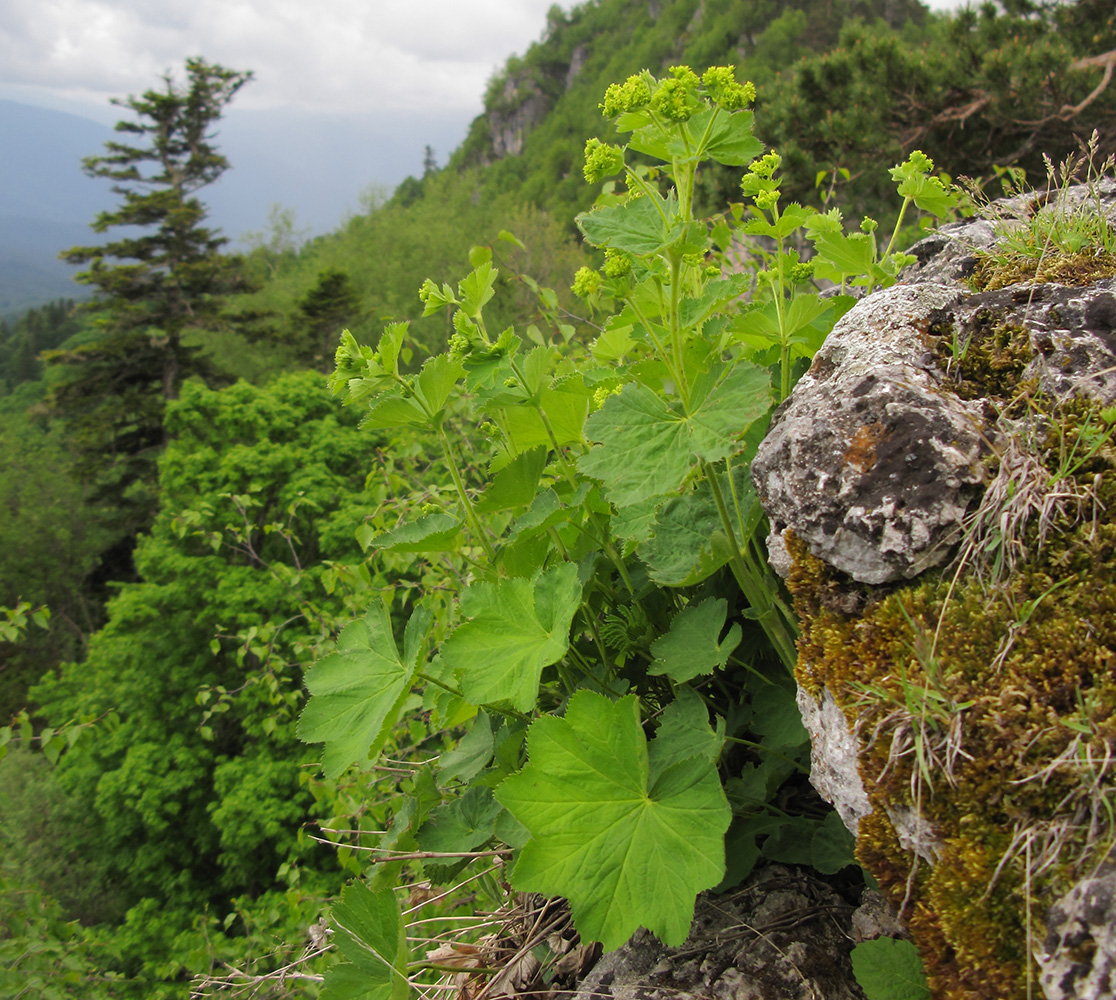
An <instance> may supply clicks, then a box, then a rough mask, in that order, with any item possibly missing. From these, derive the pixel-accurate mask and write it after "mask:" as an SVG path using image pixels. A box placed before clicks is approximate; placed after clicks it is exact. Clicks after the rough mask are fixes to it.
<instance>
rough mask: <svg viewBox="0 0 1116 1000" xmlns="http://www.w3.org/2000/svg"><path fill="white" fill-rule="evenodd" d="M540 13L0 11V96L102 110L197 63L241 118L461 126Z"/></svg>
mask: <svg viewBox="0 0 1116 1000" xmlns="http://www.w3.org/2000/svg"><path fill="white" fill-rule="evenodd" d="M551 3H552V0H415V2H411V3H408V2H406V0H403V2H400V0H158V2H151V0H5V3H4V4H3V5H0V86H5V87H6V88H7V89H9V90H12V89H13V88H14V89H18V91H19V92H20V93H21V94H23V95H27V94H29V93H34V92H39V93H40V94H41V95H42V96H43V97H47V96H49V95H52V94H53V95H56V96H57V95H63V96H69V97H71V98H73V97H76V98H79V99H85V100H89V101H93V102H98V103H103V102H104V101H105V100H107V98H108V97H110V96H114V95H124V94H128V93H138V92H140V91H142V90H145V89H147V88H148V87H151V86H153V85H154V84H156V83H157V81H158V78H159V77H160V75H161V74H162V73H164V72H166V71H167V70H168V69H169V70H171V71H172V72H173V71H176V70H178V69H180V67H181V65H182V63H183V61H184V59H185V58H186V57H188V56H192V55H202V56H204V57H205V58H206V59H208V60H210V61H212V62H218V63H221V64H222V65H225V66H228V67H231V68H234V69H252V70H254V71H255V73H256V81H255V82H254V83H253V84H252V86H251V87H249V88H246V89H245V90H244V91H243V95H242V96H241V97H238V99H237V103H238V105H241V106H243V107H257V108H265V107H278V106H284V105H294V106H296V107H302V108H305V109H309V110H316V111H321V112H326V111H328V112H334V113H342V114H344V113H353V112H368V111H375V110H378V109H389V110H405V109H413V110H415V111H417V112H431V111H439V112H447V111H461V112H463V113H469V114H472V113H475V112H476V111H478V110H479V108H480V102H481V96H482V94H483V91H484V85H485V82H486V80H487V79H488V77H489V76H490V75H491V73H492V72H493V70H495V69H496V68H497V67H498V66H499V65H500V64H501V63H502V62H503V61H504V59H506V58H507V56H508V55H510V54H511V53H512V52H523V51H524V50H525V49H526V48H527V46H528V45H529V44H530V43H531V42H532V41H534V40H536V39H537V38H538V37H539V36H540V35H541V34H542V31H543V29H544V27H545V24H546V11H547V10H548V9H549V7H550V6H551ZM564 6H566V7H568V6H569V4H568V3H567V4H565V5H564ZM24 99H26V97H24Z"/></svg>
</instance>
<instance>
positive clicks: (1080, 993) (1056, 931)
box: [1035, 866, 1116, 1000]
mask: <svg viewBox="0 0 1116 1000" xmlns="http://www.w3.org/2000/svg"><path fill="white" fill-rule="evenodd" d="M1046 926H1047V930H1048V934H1047V938H1046V941H1045V942H1043V946H1042V948H1041V949H1039V950H1038V951H1037V952H1036V954H1035V959H1036V961H1037V962H1038V965H1039V968H1040V969H1041V970H1042V971H1041V979H1040V981H1041V983H1042V989H1043V992H1044V993H1045V994H1046V997H1047V1000H1111V998H1112V997H1116V868H1114V867H1112V866H1108V867H1107V868H1106V869H1104V870H1103V871H1101V872H1098V873H1097V874H1096V875H1094V876H1093V877H1091V878H1085V879H1082V880H1081V881H1080V882H1078V883H1077V885H1075V886H1074V887H1073V888H1072V889H1070V891H1069V892H1067V893H1066V894H1065V896H1063V897H1062V898H1061V899H1060V900H1058V902H1057V903H1055V904H1054V906H1052V907H1051V908H1050V911H1049V913H1048V914H1047V919H1046Z"/></svg>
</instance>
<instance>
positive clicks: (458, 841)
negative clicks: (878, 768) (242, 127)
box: [0, 0, 1116, 1000]
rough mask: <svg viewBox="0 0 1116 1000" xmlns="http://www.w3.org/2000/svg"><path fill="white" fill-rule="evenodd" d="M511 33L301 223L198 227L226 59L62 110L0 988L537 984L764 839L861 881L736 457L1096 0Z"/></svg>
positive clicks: (1112, 42)
mask: <svg viewBox="0 0 1116 1000" xmlns="http://www.w3.org/2000/svg"><path fill="white" fill-rule="evenodd" d="M540 33H541V40H540V41H539V42H537V43H536V44H534V45H532V46H531V47H530V48H529V49H528V51H527V52H526V53H525V54H524V55H522V56H513V57H511V58H509V59H508V61H507V62H506V64H505V65H504V66H503V67H502V68H501V70H500V71H499V72H498V73H497V74H496V75H495V76H494V77H493V78H492V80H491V81H490V83H489V85H488V89H487V92H486V94H485V98H484V100H485V111H484V113H483V114H482V115H480V116H479V117H478V118H477V119H476V120H475V121H474V122H473V124H472V126H471V128H470V130H469V133H468V136H467V138H466V139H465V141H464V143H463V144H462V145H461V147H460V148H458V149H457V150H456V151H455V152H454V153H453V155H452V156H451V157H450V159H449V162H448V163H447V164H446V166H445V167H443V168H440V169H439V168H437V167H436V166H435V165H433V164H432V163H429V164H426V165H425V169H424V170H423V172H422V173H421V176H419V175H416V176H414V177H411V178H408V179H407V180H406V181H404V182H403V183H402V184H401V185H399V187H398V188H397V189H396V190H395V191H394V192H393V193H392V194H391V195H390V196H389V197H387V198H386V199H385V200H383V201H382V203H377V204H374V205H370V206H369V207H368V209H367V211H364V212H362V213H361V214H358V215H355V216H353V217H352V218H350V219H349V220H348V221H347V222H346V223H345V224H344V225H343V226H341V227H340V228H339V229H338V230H337V231H335V232H333V233H330V234H328V235H325V236H320V237H317V238H315V239H313V240H310V241H309V242H305V243H302V244H299V243H298V242H297V241H296V240H295V239H294V238H293V237H292V234H291V232H290V228H289V227H286V228H285V227H284V226H283V224H282V221H283V217H282V213H277V214H276V215H275V217H274V219H273V226H272V231H271V232H270V233H268V234H266V238H265V239H261V240H260V241H258V243H259V245H258V246H257V247H256V248H255V249H253V250H252V251H250V252H247V253H234V252H232V251H231V250H230V247H229V245H228V242H227V240H226V239H225V238H224V237H223V236H222V235H221V234H220V233H219V232H216V231H214V230H212V229H211V228H208V226H207V220H206V208H205V188H206V187H207V185H209V184H211V183H212V182H213V181H215V180H216V179H217V178H218V177H219V176H220V175H221V174H222V173H223V172H224V171H225V170H227V169H230V168H232V169H235V165H232V164H230V163H229V162H228V161H227V160H226V159H225V157H224V156H223V155H222V154H221V151H220V149H219V148H217V146H216V145H215V144H214V141H213V140H212V139H211V138H210V135H211V133H212V131H213V126H214V125H215V123H216V122H217V121H218V120H219V119H220V117H221V115H222V113H223V112H224V110H225V109H226V108H227V107H228V106H229V104H230V103H231V102H233V101H235V100H236V98H237V95H238V93H239V91H240V89H241V88H242V87H244V86H250V83H251V73H250V72H249V68H247V67H246V68H244V69H237V70H233V69H229V68H225V67H222V66H218V65H215V64H212V63H208V62H206V61H205V60H204V59H202V58H196V59H191V60H188V61H187V63H186V66H185V68H184V71H183V72H181V73H180V74H179V75H178V76H173V75H168V77H167V78H165V79H164V80H163V81H162V82H159V81H153V89H152V90H150V91H148V92H146V93H144V94H143V95H140V96H135V97H131V98H129V99H127V101H124V102H122V107H123V108H124V109H125V112H126V113H127V117H126V118H124V119H123V120H122V122H121V124H120V125H119V126H118V127H117V135H118V138H117V139H116V140H114V141H113V142H111V143H109V144H108V145H107V146H106V148H105V149H104V150H103V151H97V150H90V151H89V152H90V157H89V159H87V160H86V161H85V169H86V171H87V173H89V175H90V177H91V180H90V183H99V184H106V185H107V184H108V183H109V182H111V183H112V184H114V185H115V190H117V191H118V192H119V195H120V202H119V205H118V207H117V208H116V209H114V210H112V211H109V212H106V213H103V214H102V215H101V216H100V217H98V218H97V219H95V220H91V223H92V232H91V235H90V241H89V243H88V245H85V246H80V247H72V248H65V247H59V252H60V254H61V255H62V256H63V257H64V259H66V260H68V261H70V262H71V263H73V264H74V265H75V274H76V275H77V280H78V281H79V282H81V283H83V284H85V285H88V286H90V287H91V288H92V290H93V293H94V294H93V298H92V300H91V301H90V302H89V303H88V304H75V303H74V302H73V301H59V302H52V303H47V304H43V305H41V306H40V307H37V308H35V309H32V310H30V311H28V312H26V313H25V314H23V315H21V316H19V317H15V318H12V319H9V320H5V321H3V322H0V442H2V445H0V551H2V553H3V556H2V558H0V723H3V724H4V725H3V726H2V727H0V754H3V756H2V758H0V994H3V995H4V996H5V997H12V998H16V997H27V998H32V997H34V998H39V997H42V998H63V997H80V998H83V1000H102V998H137V1000H138V998H144V1000H149V998H156V1000H157V998H182V1000H185V998H187V997H193V996H198V997H201V996H225V995H227V996H248V995H251V996H254V997H261V998H262V997H318V996H321V997H322V998H323V1000H347V998H353V1000H355V998H362V1000H363V998H375V1000H404V998H405V997H407V996H408V995H410V993H411V992H412V991H415V990H417V991H420V992H423V993H424V995H428V996H435V995H440V994H439V993H438V991H439V990H442V991H445V990H446V989H451V988H454V989H462V990H464V989H465V986H464V985H462V984H463V982H464V981H465V980H469V982H470V983H471V984H472V985H470V986H469V988H468V989H469V991H472V990H474V989H475V988H477V984H479V983H483V982H485V981H486V980H485V977H486V976H488V977H498V976H500V975H505V976H506V977H507V978H506V979H505V980H504V981H503V985H502V986H500V987H493V989H497V988H499V989H501V990H503V991H504V992H508V991H510V990H511V989H513V988H514V989H515V990H518V991H519V992H524V991H544V990H549V989H557V988H564V987H568V986H570V985H572V984H573V983H575V982H576V979H577V975H578V973H579V972H580V971H582V967H581V966H580V965H578V964H577V962H576V961H574V958H576V957H577V956H583V957H585V956H590V955H593V954H595V953H594V952H593V951H592V947H591V946H592V944H593V943H594V942H599V943H601V945H602V946H603V947H604V948H605V949H612V948H615V947H618V946H619V945H620V944H622V943H623V942H624V941H625V940H627V939H628V937H630V935H631V934H632V933H634V932H635V931H636V929H637V928H639V927H640V926H643V927H646V928H647V929H649V930H650V931H652V932H653V933H654V934H656V935H657V936H658V937H659V938H660V939H661V940H662V941H664V942H665V943H667V944H680V943H681V942H682V941H683V939H684V938H685V937H686V933H687V931H688V928H689V925H690V919H691V917H692V913H693V903H694V899H695V897H696V896H697V894H698V893H699V892H701V891H704V890H707V889H716V890H717V891H725V890H727V889H730V888H732V887H733V886H735V885H737V884H739V883H740V882H741V880H743V879H744V878H745V877H747V875H748V874H749V873H750V872H751V870H752V869H753V868H754V866H755V865H757V864H762V863H763V861H765V860H772V861H784V862H788V863H794V864H807V865H813V866H814V867H815V868H816V869H817V870H818V871H820V872H823V873H826V874H827V875H830V876H832V877H833V878H834V879H837V880H845V881H847V882H848V883H849V884H857V885H859V884H862V882H863V879H864V877H865V876H864V874H863V872H862V871H861V869H860V868H859V866H858V865H857V864H856V860H855V858H854V856H853V853H852V849H853V843H852V839H851V837H850V836H849V835H848V834H847V833H846V831H845V830H844V827H843V825H842V824H841V823H840V822H839V820H838V819H837V817H836V814H835V813H833V812H832V810H830V809H829V807H828V806H826V805H825V803H823V802H822V801H821V799H820V798H818V796H817V795H816V793H814V792H813V790H812V789H811V788H810V786H809V784H808V781H807V774H808V768H809V742H808V738H807V736H806V733H805V730H804V729H803V727H802V724H801V721H800V719H799V717H798V714H797V708H796V707H795V699H794V691H795V689H794V680H793V669H794V664H795V661H796V657H797V653H796V646H795V642H796V638H797V634H798V632H797V624H796V621H795V617H794V614H793V611H792V610H791V606H790V603H791V602H790V598H789V596H788V595H787V593H786V591H785V589H784V588H783V585H782V583H781V581H780V580H779V579H778V577H777V576H776V575H775V574H774V571H773V570H772V569H771V568H770V566H768V564H767V559H766V553H765V551H764V542H763V540H764V538H765V537H766V533H767V532H766V524H765V521H764V517H763V513H762V510H761V509H760V507H759V504H758V501H757V500H756V498H755V495H754V490H753V488H752V486H751V482H750V479H749V476H748V463H749V461H750V459H751V456H752V455H753V454H754V452H755V448H756V447H757V445H758V442H759V440H760V439H761V438H762V436H763V433H764V430H765V428H766V425H767V421H768V420H769V419H770V416H771V412H772V410H773V409H774V407H775V406H777V405H778V403H779V402H780V401H781V400H783V399H784V398H785V397H786V396H787V394H788V393H789V392H790V389H791V388H792V386H793V384H794V381H795V379H796V378H797V377H799V376H800V375H801V374H802V373H803V372H804V371H805V369H806V367H807V366H808V365H809V361H810V359H811V358H812V356H813V354H814V352H816V351H817V349H818V348H819V347H820V346H821V343H822V341H823V340H824V338H825V335H826V333H827V332H828V331H829V330H830V329H831V328H832V326H833V324H834V323H835V322H836V320H837V319H838V318H839V317H840V316H841V315H842V314H843V313H844V312H845V311H847V310H848V309H849V308H851V306H852V304H853V303H854V302H855V296H856V295H859V294H864V293H866V292H870V291H871V290H872V289H874V288H879V287H884V286H886V285H888V284H891V283H894V282H895V280H896V279H897V276H898V273H899V271H900V270H901V269H902V267H903V266H905V265H906V264H907V263H909V262H910V261H911V260H913V258H911V257H910V256H909V255H907V254H906V253H905V252H904V251H905V250H906V249H907V248H909V246H910V245H912V244H913V243H914V242H916V241H917V240H918V239H919V238H920V237H921V235H922V234H923V233H924V232H925V231H927V229H928V228H930V227H932V226H934V225H937V224H939V223H941V222H948V221H952V220H956V219H958V218H961V217H962V216H963V215H965V214H967V213H969V214H971V212H972V210H973V199H974V197H979V192H980V191H983V192H984V194H985V196H987V197H996V196H998V195H999V194H1000V193H1001V192H1002V190H1003V187H1002V185H1003V184H1004V183H1005V182H1011V183H1015V182H1018V181H1019V179H1020V178H1021V177H1025V178H1026V181H1027V182H1029V183H1031V184H1041V183H1043V182H1044V181H1045V178H1046V166H1045V159H1044V158H1046V157H1048V158H1050V159H1051V160H1053V161H1055V162H1057V161H1060V160H1061V159H1062V158H1064V157H1065V156H1066V155H1068V154H1070V153H1072V152H1073V151H1075V150H1076V149H1077V148H1078V144H1079V141H1080V140H1081V139H1084V138H1087V137H1088V135H1089V134H1090V133H1091V132H1092V131H1093V130H1094V129H1099V131H1100V136H1101V140H1100V141H1101V148H1100V150H1099V155H1100V156H1101V157H1103V156H1106V155H1108V154H1109V153H1111V152H1113V148H1111V147H1112V143H1113V136H1114V135H1116V131H1114V130H1113V124H1114V123H1116V88H1108V87H1107V86H1106V83H1107V77H1103V78H1102V71H1103V70H1104V64H1102V63H1101V62H1098V61H1097V60H1096V57H1098V56H1102V55H1105V54H1106V53H1111V51H1112V50H1116V15H1114V14H1113V11H1112V6H1111V4H1110V3H1107V2H1104V0H1064V2H1048V0H1002V2H1001V3H999V4H993V3H986V4H984V5H982V6H980V7H976V8H971V9H969V10H966V11H962V12H958V13H952V14H948V15H947V14H935V13H931V12H929V11H928V10H927V9H926V8H925V7H923V6H922V5H921V4H919V3H918V2H917V0H649V2H643V0H640V2H634V0H586V2H584V3H581V4H579V5H577V6H576V7H574V8H573V9H572V10H570V11H569V12H566V11H563V10H562V9H561V8H559V7H557V6H555V7H553V8H551V11H550V13H549V15H548V17H547V23H546V24H545V25H540ZM1090 60H1092V61H1090ZM1108 68H1109V74H1110V73H1111V61H1110V62H1109V63H1108ZM419 169H422V168H421V167H420V168H419ZM960 178H969V179H970V181H969V183H968V185H967V186H966V187H965V188H961V187H958V186H956V184H955V182H956V181H958V180H959V179H960ZM974 192H978V194H974ZM862 220H863V221H862ZM120 230H123V232H124V233H125V234H126V235H120V232H119V231H120ZM822 289H829V290H830V292H831V293H832V292H836V293H837V294H830V293H827V294H825V295H822V294H821V291H822ZM573 789H578V790H579V794H582V795H585V796H588V799H589V800H591V806H582V807H575V806H573V805H571V803H572V802H573V801H574V798H576V796H574V797H571V795H572V790H573ZM586 789H588V792H586ZM522 893H532V894H541V896H543V897H548V898H552V899H554V900H556V901H557V900H565V901H568V903H565V902H563V903H559V902H555V903H548V904H545V905H543V904H538V905H539V906H542V908H541V909H539V910H538V911H537V912H536V913H533V914H531V915H530V917H531V919H530V920H527V919H525V917H524V913H523V910H522V908H523V906H524V905H526V904H524V902H523V899H524V898H525V897H523V896H522V895H520V894H522ZM532 905H535V904H532ZM548 907H549V908H548ZM527 925H530V926H529V927H528V929H527V930H524V929H523V928H524V927H525V926H527ZM556 938H557V939H558V940H564V941H565V945H564V946H563V948H564V949H565V950H562V949H561V948H556V946H555V943H554V942H555V939H556ZM548 940H549V944H548ZM850 947H851V945H850ZM579 949H581V950H579ZM524 955H533V956H534V958H535V960H536V961H535V966H534V968H533V971H531V972H530V973H523V972H522V970H521V965H522V962H521V961H520V960H521V959H522V958H523V956H524ZM571 956H573V957H571ZM586 960H588V958H586ZM509 969H510V970H512V971H511V972H509V971H508V970H509ZM514 976H521V977H522V978H521V979H519V980H516V981H515V982H514V983H513V982H512V980H513V979H514ZM470 977H472V978H471V979H470ZM455 984H456V985H455ZM470 995H471V993H470ZM495 995H501V994H500V993H496V994H495ZM926 995H929V994H926ZM873 1000H886V998H885V997H883V996H877V997H874V998H873Z"/></svg>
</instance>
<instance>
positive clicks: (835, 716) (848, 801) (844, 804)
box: [798, 687, 872, 837]
mask: <svg viewBox="0 0 1116 1000" xmlns="http://www.w3.org/2000/svg"><path fill="white" fill-rule="evenodd" d="M798 710H799V711H800V712H801V713H802V724H803V725H804V726H805V727H806V732H808V733H809V734H810V784H811V785H813V786H814V788H815V789H816V790H817V792H818V794H819V795H820V796H821V797H822V798H823V799H825V800H826V802H831V803H833V807H834V808H835V809H836V810H837V813H838V815H839V816H840V817H841V821H842V822H843V823H844V824H845V826H846V827H848V830H849V833H851V834H852V835H853V836H854V837H855V836H856V835H857V827H858V826H859V823H860V820H861V819H862V818H863V817H865V816H867V815H868V814H869V813H870V812H871V811H872V806H871V804H870V803H869V801H868V793H867V792H866V791H865V790H864V782H863V781H861V780H860V771H859V770H858V769H857V755H858V753H859V750H860V747H859V744H858V743H857V739H856V735H855V734H854V733H853V731H852V728H851V727H850V726H849V723H848V720H847V719H846V718H845V714H844V712H842V711H841V709H840V708H839V707H838V705H837V702H835V701H834V700H833V695H832V694H830V693H829V692H828V691H826V690H825V689H823V690H822V694H821V698H815V697H814V696H813V695H812V694H810V692H809V691H807V690H806V689H805V688H802V687H800V688H799V689H798Z"/></svg>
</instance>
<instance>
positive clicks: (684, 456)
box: [578, 362, 771, 507]
mask: <svg viewBox="0 0 1116 1000" xmlns="http://www.w3.org/2000/svg"><path fill="white" fill-rule="evenodd" d="M696 396H697V392H696V387H695V397H696ZM770 403H771V383H770V377H769V376H768V374H767V372H766V371H764V370H763V369H762V368H759V367H757V366H755V365H751V364H749V363H747V362H739V363H738V364H737V365H736V366H735V367H734V368H733V369H732V371H730V372H729V374H728V375H727V376H725V377H724V378H723V379H722V380H721V382H720V383H719V384H717V385H716V386H714V387H713V388H712V389H711V391H709V392H708V394H707V395H705V396H704V397H702V398H700V401H699V402H698V403H697V404H696V405H695V406H694V408H693V410H692V412H691V413H689V414H686V413H684V412H683V411H682V410H681V408H680V407H678V406H677V405H672V404H670V403H668V402H666V401H665V400H663V399H662V398H661V397H659V396H658V395H657V394H656V393H654V392H652V391H651V390H650V389H648V388H647V387H646V386H643V385H639V384H637V383H634V382H633V383H629V384H628V385H626V386H625V387H624V391H623V392H621V393H620V394H619V395H616V396H609V398H608V399H607V400H606V401H605V404H604V406H602V407H601V408H600V409H599V410H598V411H597V412H596V413H594V414H593V415H592V416H590V417H589V419H588V420H587V421H586V423H585V435H586V437H587V438H589V439H590V440H592V441H597V442H599V444H598V445H597V446H596V447H594V448H593V449H592V451H590V452H589V453H588V454H585V455H583V456H582V457H581V459H580V460H579V461H578V469H579V470H580V471H581V472H583V473H584V474H585V475H587V476H592V477H593V478H594V479H599V480H600V481H601V482H602V483H604V484H605V489H606V492H607V494H608V498H609V499H610V500H611V501H612V502H613V503H614V504H616V506H617V507H628V506H631V505H632V504H634V503H636V502H638V501H640V500H643V499H645V498H646V497H652V496H659V495H662V494H666V493H672V492H674V491H675V490H677V489H678V488H679V487H680V486H681V485H682V483H683V482H684V481H685V479H686V477H687V476H688V475H689V473H690V470H691V469H692V468H693V466H694V465H695V464H696V463H697V461H698V460H699V459H704V460H705V461H708V462H716V461H719V460H721V459H723V458H727V457H728V456H729V455H731V454H732V453H733V452H734V451H735V450H737V446H736V442H737V441H738V440H739V438H740V437H741V435H742V434H743V433H744V431H746V430H747V429H748V426H749V425H750V424H751V423H752V422H753V421H755V420H757V419H758V418H759V417H762V416H763V415H764V414H765V413H766V412H767V409H768V406H769V405H770Z"/></svg>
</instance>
